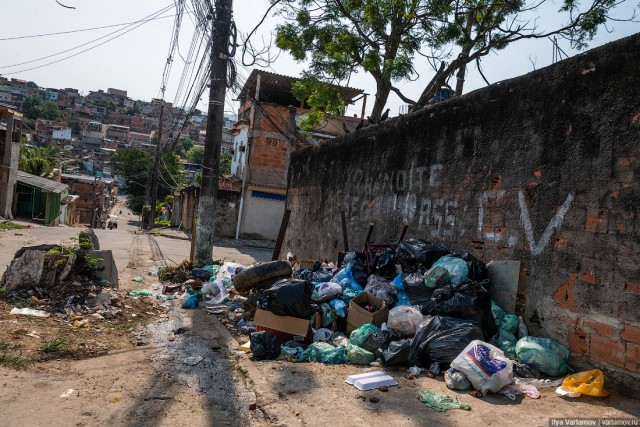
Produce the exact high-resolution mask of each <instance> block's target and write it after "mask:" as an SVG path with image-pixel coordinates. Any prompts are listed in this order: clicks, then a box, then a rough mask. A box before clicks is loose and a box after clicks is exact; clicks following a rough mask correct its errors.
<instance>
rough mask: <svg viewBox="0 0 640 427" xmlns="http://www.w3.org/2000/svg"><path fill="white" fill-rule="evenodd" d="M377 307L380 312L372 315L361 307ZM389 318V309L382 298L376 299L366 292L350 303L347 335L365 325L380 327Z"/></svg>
mask: <svg viewBox="0 0 640 427" xmlns="http://www.w3.org/2000/svg"><path fill="white" fill-rule="evenodd" d="M363 305H375V306H377V307H380V309H378V311H376V312H374V313H371V312H369V311H367V310H365V309H364V308H362V307H361V306H363ZM388 317H389V307H388V306H387V304H386V303H385V302H384V300H383V299H382V298H378V297H374V296H373V295H371V294H370V293H368V292H364V293H362V294H360V295H358V296H357V297H355V298H354V299H352V300H351V302H350V303H349V315H348V316H347V335H349V334H350V333H351V331H353V330H354V329H356V328H359V327H360V326H362V325H364V324H365V323H373V324H374V325H376V326H378V327H380V326H381V325H382V323H383V322H386V321H387V318H388Z"/></svg>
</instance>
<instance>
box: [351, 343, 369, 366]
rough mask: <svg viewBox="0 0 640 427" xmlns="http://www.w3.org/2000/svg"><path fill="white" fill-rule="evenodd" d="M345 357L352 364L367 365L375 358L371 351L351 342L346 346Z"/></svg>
mask: <svg viewBox="0 0 640 427" xmlns="http://www.w3.org/2000/svg"><path fill="white" fill-rule="evenodd" d="M347 357H348V358H349V362H350V363H353V364H354V365H368V364H369V363H371V362H373V361H374V360H376V356H375V355H374V354H373V353H371V352H370V351H367V350H365V349H364V348H362V347H358V346H356V345H353V344H349V345H348V346H347Z"/></svg>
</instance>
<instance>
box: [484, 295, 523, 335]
mask: <svg viewBox="0 0 640 427" xmlns="http://www.w3.org/2000/svg"><path fill="white" fill-rule="evenodd" d="M491 314H493V318H494V319H495V321H496V325H497V326H498V327H499V328H500V329H504V330H505V331H509V332H511V333H512V334H515V333H516V332H518V325H519V324H520V319H519V318H518V316H516V315H515V314H508V313H507V312H506V311H504V310H503V309H501V308H500V307H498V305H497V304H496V303H495V301H491Z"/></svg>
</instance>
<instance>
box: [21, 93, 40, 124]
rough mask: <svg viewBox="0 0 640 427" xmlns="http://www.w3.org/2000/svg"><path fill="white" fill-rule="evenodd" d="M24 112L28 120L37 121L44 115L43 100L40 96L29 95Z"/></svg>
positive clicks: (23, 104) (25, 101) (23, 106)
mask: <svg viewBox="0 0 640 427" xmlns="http://www.w3.org/2000/svg"><path fill="white" fill-rule="evenodd" d="M22 112H23V113H24V115H25V116H27V118H29V119H31V120H36V119H37V118H38V117H40V115H41V114H42V98H40V97H39V96H38V95H29V96H27V97H26V98H25V99H24V102H23V103H22Z"/></svg>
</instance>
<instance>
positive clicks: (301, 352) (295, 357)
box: [280, 340, 309, 362]
mask: <svg viewBox="0 0 640 427" xmlns="http://www.w3.org/2000/svg"><path fill="white" fill-rule="evenodd" d="M280 349H281V351H282V353H283V354H284V355H285V356H287V359H288V360H289V361H290V362H307V361H309V352H308V351H307V350H305V348H304V347H303V346H302V344H300V343H299V342H297V341H293V340H290V341H287V342H285V343H284V344H282V346H281V347H280Z"/></svg>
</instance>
